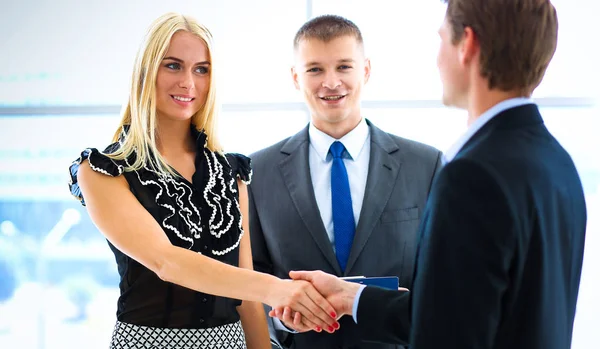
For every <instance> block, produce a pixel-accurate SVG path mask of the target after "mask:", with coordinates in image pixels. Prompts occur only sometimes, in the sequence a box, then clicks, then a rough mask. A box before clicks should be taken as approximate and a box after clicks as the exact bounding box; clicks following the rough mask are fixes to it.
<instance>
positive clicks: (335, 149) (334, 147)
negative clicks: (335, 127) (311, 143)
mask: <svg viewBox="0 0 600 349" xmlns="http://www.w3.org/2000/svg"><path fill="white" fill-rule="evenodd" d="M344 150H346V147H344V144H342V142H340V141H335V142H333V143H331V147H329V152H330V153H331V156H333V158H334V159H337V158H341V157H342V154H343V153H344Z"/></svg>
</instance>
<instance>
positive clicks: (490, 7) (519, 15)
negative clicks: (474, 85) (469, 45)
mask: <svg viewBox="0 0 600 349" xmlns="http://www.w3.org/2000/svg"><path fill="white" fill-rule="evenodd" d="M443 1H444V2H445V3H447V4H448V7H447V9H446V20H447V21H448V23H449V24H450V28H451V30H452V42H453V43H454V44H457V43H458V42H459V41H460V40H461V39H462V37H463V33H464V29H465V28H466V27H470V28H471V29H472V30H473V32H474V33H475V36H476V38H477V40H478V41H479V45H480V47H481V57H480V58H481V59H480V65H481V75H482V76H483V77H485V78H487V79H488V80H489V88H490V89H492V88H495V89H500V90H503V91H512V90H520V91H521V93H522V94H523V95H526V96H529V95H531V93H532V92H533V90H534V89H535V88H536V87H537V86H538V85H539V84H540V82H541V81H542V78H543V77H544V73H545V72H546V68H547V67H548V64H549V63H550V60H551V59H552V56H553V55H554V52H555V51H556V41H557V34H558V19H557V16H556V9H555V8H554V6H553V5H552V3H550V1H549V0H443Z"/></svg>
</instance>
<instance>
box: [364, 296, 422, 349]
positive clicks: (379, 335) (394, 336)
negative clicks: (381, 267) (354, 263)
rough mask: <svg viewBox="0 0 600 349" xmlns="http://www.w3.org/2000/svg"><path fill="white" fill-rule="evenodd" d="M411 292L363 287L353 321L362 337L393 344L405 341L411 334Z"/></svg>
mask: <svg viewBox="0 0 600 349" xmlns="http://www.w3.org/2000/svg"><path fill="white" fill-rule="evenodd" d="M409 307H410V292H400V291H394V290H386V289H383V288H379V287H371V286H368V287H366V288H365V289H364V290H363V292H362V293H361V295H360V299H359V303H358V311H357V314H356V320H357V321H358V323H357V324H358V328H359V330H360V331H361V338H362V339H363V340H368V341H377V342H384V343H394V344H402V345H406V344H408V338H409V333H410V313H409Z"/></svg>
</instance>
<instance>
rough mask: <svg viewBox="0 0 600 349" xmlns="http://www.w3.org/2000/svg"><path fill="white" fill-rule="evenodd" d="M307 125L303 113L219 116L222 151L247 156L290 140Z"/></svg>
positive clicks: (244, 113)
mask: <svg viewBox="0 0 600 349" xmlns="http://www.w3.org/2000/svg"><path fill="white" fill-rule="evenodd" d="M307 124H308V116H307V114H306V113H305V112H303V111H252V112H227V113H222V114H221V121H220V123H219V130H220V133H221V142H222V143H223V147H224V148H225V151H227V152H232V153H241V154H244V155H250V154H251V153H253V152H255V151H257V150H260V149H262V148H265V147H268V146H270V145H272V144H275V143H277V142H279V141H281V140H282V139H284V138H287V137H290V136H292V135H294V134H296V133H297V132H298V131H300V130H301V129H302V128H304V127H305V126H306V125H307Z"/></svg>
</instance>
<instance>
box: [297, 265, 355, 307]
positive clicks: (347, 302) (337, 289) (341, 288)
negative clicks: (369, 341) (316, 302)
mask: <svg viewBox="0 0 600 349" xmlns="http://www.w3.org/2000/svg"><path fill="white" fill-rule="evenodd" d="M290 277H291V278H292V279H294V280H305V281H308V282H310V283H311V284H312V285H313V286H314V287H315V289H316V290H317V291H318V292H319V293H320V294H321V295H322V296H323V297H325V299H326V300H327V302H329V304H331V306H332V307H334V308H335V310H336V311H337V313H338V316H340V317H341V316H342V315H352V305H353V304H354V298H355V297H356V293H358V290H359V289H360V284H358V283H355V282H347V281H344V280H342V279H340V278H338V277H336V276H334V275H331V274H327V273H324V272H322V271H320V270H316V271H290Z"/></svg>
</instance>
